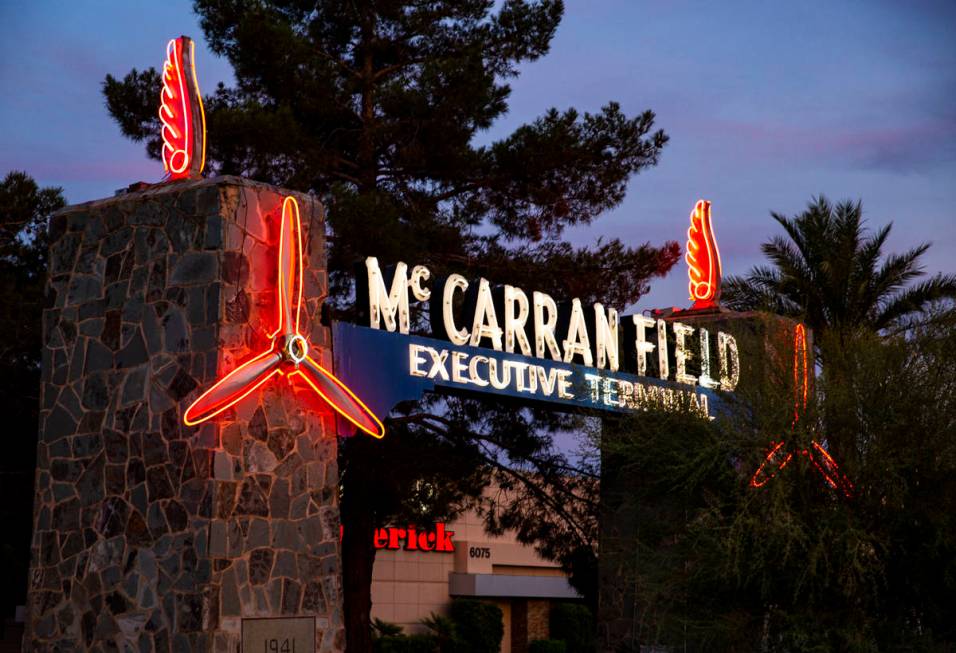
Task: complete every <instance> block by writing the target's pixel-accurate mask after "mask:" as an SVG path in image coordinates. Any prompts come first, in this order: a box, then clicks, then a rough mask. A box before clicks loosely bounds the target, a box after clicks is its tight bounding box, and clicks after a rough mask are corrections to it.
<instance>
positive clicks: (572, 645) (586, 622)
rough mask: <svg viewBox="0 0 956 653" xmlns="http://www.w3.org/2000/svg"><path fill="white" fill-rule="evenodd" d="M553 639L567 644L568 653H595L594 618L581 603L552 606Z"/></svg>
mask: <svg viewBox="0 0 956 653" xmlns="http://www.w3.org/2000/svg"><path fill="white" fill-rule="evenodd" d="M550 622H551V637H552V638H553V639H558V640H563V641H564V642H565V643H566V644H567V653H593V652H594V647H595V641H594V639H595V637H594V636H595V628H594V617H593V616H592V615H591V611H590V610H589V609H588V608H587V606H585V605H581V604H580V603H558V604H555V605H552V606H551V618H550Z"/></svg>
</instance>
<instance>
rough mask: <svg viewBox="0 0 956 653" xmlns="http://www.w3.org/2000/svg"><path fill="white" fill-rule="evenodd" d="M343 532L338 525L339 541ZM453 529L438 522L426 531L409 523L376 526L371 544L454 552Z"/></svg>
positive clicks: (392, 548) (395, 548) (394, 547)
mask: <svg viewBox="0 0 956 653" xmlns="http://www.w3.org/2000/svg"><path fill="white" fill-rule="evenodd" d="M344 534H345V528H344V527H343V526H341V525H340V526H339V541H340V542H341V541H342V536H343V535H344ZM454 534H455V531H449V530H446V528H445V524H443V523H441V522H439V523H437V524H435V528H433V529H431V530H427V531H420V530H418V529H417V528H415V526H414V525H412V524H409V526H408V528H395V527H394V526H389V527H388V528H376V529H375V534H374V535H373V536H372V546H374V547H375V549H376V550H380V549H386V550H389V551H399V550H401V549H404V550H405V551H424V552H426V553H432V552H434V553H454V552H455V543H454V542H452V541H451V538H452V536H453V535H454Z"/></svg>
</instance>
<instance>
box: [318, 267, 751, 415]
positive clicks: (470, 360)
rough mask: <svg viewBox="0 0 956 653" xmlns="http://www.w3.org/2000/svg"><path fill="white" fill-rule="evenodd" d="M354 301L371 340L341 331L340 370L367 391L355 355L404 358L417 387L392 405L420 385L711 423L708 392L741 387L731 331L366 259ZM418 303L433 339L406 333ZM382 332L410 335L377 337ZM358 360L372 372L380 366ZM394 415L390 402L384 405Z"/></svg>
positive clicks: (351, 329)
mask: <svg viewBox="0 0 956 653" xmlns="http://www.w3.org/2000/svg"><path fill="white" fill-rule="evenodd" d="M357 296H358V301H359V303H360V306H361V307H362V308H363V309H364V310H365V312H366V315H367V317H368V326H369V327H371V332H370V333H362V332H361V331H366V332H367V331H369V330H368V329H363V330H361V331H359V330H357V329H356V328H355V327H350V326H347V325H338V326H337V327H336V332H335V337H336V343H339V342H340V341H341V342H348V343H349V345H348V352H349V353H348V356H347V357H344V358H343V359H342V360H341V361H340V362H341V363H342V369H343V370H344V369H348V374H349V375H350V378H352V379H353V380H356V379H361V381H359V382H360V383H363V382H364V380H365V378H366V377H365V372H364V371H363V369H362V366H359V365H357V364H355V361H357V360H358V358H357V357H358V356H362V355H360V354H358V353H357V352H356V351H355V350H356V349H360V348H361V349H370V348H373V347H378V348H380V349H379V350H378V351H377V354H376V355H378V356H380V357H381V356H384V355H386V354H387V355H388V356H389V357H391V356H393V355H394V354H393V353H392V352H393V348H403V349H404V353H403V354H402V358H401V359H395V360H392V359H391V358H390V359H389V363H390V364H396V365H402V366H403V367H405V368H406V369H407V370H408V377H407V378H408V381H409V382H410V383H409V384H408V387H407V388H405V389H403V390H399V391H396V392H395V393H393V394H394V395H395V396H397V395H398V394H402V393H404V394H403V396H412V395H413V393H412V392H410V391H408V392H405V390H408V389H409V388H410V387H411V385H415V386H416V387H417V388H419V389H420V390H421V391H428V390H429V389H433V388H436V387H437V388H441V389H448V390H460V391H465V392H482V393H491V394H498V395H505V396H511V397H515V398H520V399H526V400H539V401H545V402H548V403H552V404H566V405H571V406H576V407H582V408H597V409H600V410H614V411H628V410H643V409H646V408H648V407H651V406H662V407H665V408H669V407H671V406H677V405H689V406H690V407H691V409H692V410H694V411H697V412H700V413H701V414H702V415H708V416H709V410H708V409H709V404H710V402H711V400H714V399H716V398H717V397H716V395H715V394H714V393H713V391H714V390H717V389H721V390H725V391H733V390H734V389H735V388H736V386H737V383H738V381H739V378H740V369H741V367H740V359H739V353H738V349H737V343H736V340H735V339H734V337H733V336H732V335H731V334H729V333H725V332H723V331H717V332H716V333H712V332H711V331H709V330H708V329H707V328H704V327H697V326H691V325H689V324H684V323H681V322H676V321H673V320H665V319H656V318H652V317H648V316H645V315H640V314H638V315H627V316H623V317H622V316H620V315H619V314H618V311H617V310H615V309H614V308H606V307H604V306H603V305H602V304H600V303H594V304H592V305H591V306H585V304H584V303H583V302H581V300H580V299H578V298H574V299H571V300H570V301H565V302H561V303H559V302H557V301H555V299H554V298H553V297H551V296H550V295H548V294H547V293H544V292H525V291H524V290H522V289H521V288H518V287H516V286H512V285H493V284H492V283H491V282H490V281H489V280H488V279H484V278H478V279H470V280H469V279H467V278H465V277H464V276H462V275H460V274H450V275H448V276H447V277H443V278H438V279H434V280H433V275H432V273H431V271H430V270H429V269H428V268H427V267H426V266H424V265H416V266H414V267H411V266H409V265H407V264H406V263H403V262H399V263H396V264H395V265H393V266H390V267H388V268H385V269H384V270H383V268H382V267H381V266H380V265H379V262H378V259H376V258H375V257H368V258H367V259H366V260H365V264H364V265H363V266H361V269H360V271H359V274H358V279H357ZM413 301H418V302H422V303H423V304H425V305H426V306H427V309H428V313H429V321H430V326H431V333H432V336H433V337H432V338H427V337H423V336H417V335H411V336H410V335H409V332H410V329H411V313H410V306H411V303H412V302H413ZM422 326H424V325H422ZM383 332H385V333H390V334H395V335H398V334H401V335H403V336H406V337H405V338H404V339H403V340H402V341H396V340H395V339H389V338H382V337H378V336H376V335H375V334H376V333H383ZM712 357H713V360H711V359H712ZM345 358H347V359H348V360H345ZM362 360H363V365H369V364H371V363H372V361H373V360H375V359H374V358H372V357H370V358H367V359H366V358H364V357H363V358H362ZM374 394H376V396H377V395H382V394H384V393H382V392H375V393H374ZM389 405H390V404H388V402H386V401H384V399H383V400H382V402H381V403H380V404H378V406H379V408H383V407H385V406H389Z"/></svg>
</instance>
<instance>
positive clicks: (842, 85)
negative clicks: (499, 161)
mask: <svg viewBox="0 0 956 653" xmlns="http://www.w3.org/2000/svg"><path fill="white" fill-rule="evenodd" d="M0 24H2V26H3V29H4V31H5V32H6V34H5V38H4V39H3V40H2V42H0V81H2V85H3V88H4V100H3V102H2V103H0V124H3V125H4V126H5V127H4V129H3V130H0V175H3V174H6V172H7V171H9V170H11V169H20V170H25V171H27V172H28V173H29V174H31V175H33V176H34V177H35V178H36V179H37V181H38V182H39V183H40V184H41V185H56V186H62V187H63V188H64V191H65V194H66V197H67V199H68V200H69V201H70V202H82V201H86V200H91V199H96V198H100V197H105V196H109V195H111V194H112V193H113V191H114V190H116V189H117V188H121V187H125V186H127V185H128V184H130V183H131V182H134V181H138V180H145V181H158V180H159V178H160V177H161V174H162V165H161V164H160V163H159V162H157V161H151V160H149V159H147V158H146V155H145V152H144V148H143V146H142V144H137V143H132V142H130V141H128V140H126V139H125V138H123V137H122V136H121V135H120V132H119V128H118V127H117V126H116V125H115V124H114V123H113V121H112V120H111V119H110V117H109V115H108V114H107V111H106V108H105V106H104V101H103V98H102V95H101V93H100V85H101V83H102V80H103V78H104V76H105V75H106V74H107V73H112V74H113V75H116V76H123V75H125V74H126V73H127V72H128V71H129V69H130V68H133V67H136V68H139V69H143V68H147V67H149V66H154V67H159V66H160V65H161V64H162V60H163V56H164V53H165V44H166V41H167V40H168V39H169V38H170V37H171V36H176V35H179V34H187V35H190V36H193V37H194V38H195V39H196V40H197V42H198V45H199V47H198V52H197V60H198V61H197V71H198V76H199V83H200V85H201V86H202V88H203V89H204V90H205V91H206V92H209V91H210V90H212V89H213V88H214V86H215V84H216V83H217V82H219V81H225V82H226V83H227V84H228V83H230V81H231V70H230V67H229V64H228V62H226V61H225V60H222V59H217V58H215V57H214V56H213V55H212V54H211V53H210V52H209V51H208V49H207V48H206V47H205V43H204V39H203V35H202V32H201V31H200V29H199V25H198V20H197V18H196V16H195V15H194V14H193V12H192V7H191V2H189V1H188V0H164V1H163V2H133V1H129V2H52V1H47V0H45V1H33V2H17V1H14V2H10V1H9V0H6V1H5V2H2V3H0ZM954 29H956V2H946V1H938V2H932V1H918V0H913V1H908V2H881V1H875V0H869V1H862V0H861V1H858V2H849V1H846V2H836V1H831V2H807V3H797V2H790V3H768V2H756V1H754V2H721V3H716V2H709V3H704V2H700V3H690V2H635V1H630V2H625V1H611V0H571V1H569V2H568V7H567V12H566V15H565V18H564V21H563V22H562V24H561V26H560V28H559V30H558V34H557V37H556V38H555V40H554V42H553V43H552V50H551V53H550V54H549V55H548V56H546V57H544V58H543V59H541V60H539V61H537V62H534V63H531V64H528V65H526V66H524V67H523V72H522V75H521V76H520V77H519V78H517V79H515V80H512V87H513V94H512V97H511V110H510V113H509V114H508V115H507V116H506V117H505V118H504V119H503V120H501V121H500V122H499V123H498V124H497V125H496V126H495V127H494V129H493V130H492V132H491V133H490V134H486V135H482V137H481V140H482V142H487V141H489V140H491V139H493V138H496V137H500V136H502V135H505V134H507V133H509V132H510V131H511V130H512V129H514V127H516V126H517V125H519V124H521V123H523V122H526V121H529V120H532V119H534V118H535V117H536V116H538V115H540V114H541V113H543V112H544V111H545V110H546V109H548V108H549V107H552V106H554V107H557V108H559V109H565V108H568V107H576V108H578V109H580V110H583V111H596V110H598V109H599V108H600V106H601V105H602V104H604V103H606V102H607V101H609V100H617V101H619V102H620V103H621V104H622V106H623V108H624V110H625V111H626V112H628V113H629V114H632V115H633V114H636V113H638V112H640V111H642V110H644V109H652V110H653V111H654V112H655V113H656V114H657V117H658V118H657V123H658V126H660V127H662V128H663V129H664V130H665V131H667V133H668V134H669V135H670V137H671V142H670V143H669V144H668V146H667V147H666V148H665V150H664V153H663V156H662V158H661V162H660V164H659V165H658V166H657V167H656V168H654V169H651V170H649V171H646V172H644V173H642V174H640V175H638V176H637V177H635V178H634V179H633V180H632V181H631V184H630V187H629V193H628V197H627V199H626V200H625V202H624V203H623V205H622V206H620V207H619V208H618V209H616V210H615V211H613V212H611V213H609V214H607V215H605V216H602V217H601V218H600V219H599V220H597V221H596V222H595V223H594V224H593V225H592V226H591V227H589V228H586V229H576V230H574V232H573V233H572V238H573V239H574V240H575V242H579V243H585V242H593V240H594V239H596V238H598V237H600V236H604V237H613V236H617V237H621V238H622V239H624V240H625V241H627V242H630V243H633V244H638V243H641V242H644V241H650V242H651V243H661V242H663V241H665V240H669V239H670V240H678V241H680V242H681V244H682V245H683V240H684V238H685V235H684V234H685V230H686V227H687V222H688V214H689V212H690V210H691V208H692V207H693V204H694V201H695V200H696V199H698V198H705V199H709V200H711V201H712V202H713V217H714V225H715V230H716V233H717V240H718V243H719V246H720V249H721V254H722V257H723V262H724V268H725V272H728V273H742V272H745V271H746V270H747V269H748V268H750V267H751V266H752V265H754V264H756V263H759V262H760V261H761V259H762V257H761V254H760V251H759V245H760V243H761V242H762V241H764V240H766V239H767V238H768V237H769V236H770V235H772V234H775V233H779V229H778V228H777V227H776V225H775V223H773V222H772V220H771V219H770V217H769V212H770V211H771V210H775V211H779V212H782V213H786V214H788V215H792V214H794V213H796V212H798V211H800V210H802V209H803V208H804V206H805V205H806V203H807V201H808V200H809V199H810V198H811V196H813V195H816V194H820V193H823V194H825V195H827V196H828V197H830V198H831V199H834V200H838V199H844V198H852V199H862V200H863V204H864V210H865V214H866V216H867V218H868V220H869V224H870V225H871V226H873V227H877V226H881V225H883V224H885V223H887V222H889V221H893V222H894V224H895V229H894V232H893V236H892V237H891V240H890V250H895V251H900V250H903V249H904V248H908V247H912V246H914V245H916V244H918V243H920V242H923V241H932V242H933V243H934V246H933V248H932V249H931V250H930V252H929V254H928V255H927V256H926V258H925V262H926V264H927V270H928V271H929V272H948V273H952V272H956V229H954V219H953V216H951V214H950V211H952V210H953V208H952V207H954V206H956V38H954ZM157 93H158V90H157ZM686 296H687V295H686V273H685V269H684V267H683V265H681V266H678V267H675V268H674V270H673V271H672V272H671V274H670V275H669V276H668V278H667V279H666V280H663V281H657V282H655V284H654V286H653V290H652V292H651V295H650V296H649V297H645V298H644V299H642V301H641V302H640V304H639V306H640V307H641V308H648V307H651V306H670V305H686V304H687V303H688V302H687V299H686Z"/></svg>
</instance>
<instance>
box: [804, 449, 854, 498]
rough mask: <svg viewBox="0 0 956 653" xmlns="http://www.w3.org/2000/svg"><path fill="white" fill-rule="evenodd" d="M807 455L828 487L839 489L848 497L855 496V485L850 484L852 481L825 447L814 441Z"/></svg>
mask: <svg viewBox="0 0 956 653" xmlns="http://www.w3.org/2000/svg"><path fill="white" fill-rule="evenodd" d="M807 455H808V456H809V458H810V462H812V463H813V466H814V467H816V469H817V471H818V472H820V475H821V476H823V480H825V481H826V483H827V485H829V486H830V487H831V488H833V489H834V490H836V489H837V488H839V489H840V490H842V492H843V494H845V495H846V496H847V497H851V496H853V484H852V483H850V479H848V478H847V477H846V475H845V474H843V473H842V472H840V466H839V465H838V464H837V462H836V461H835V460H834V459H833V456H831V455H830V453H829V452H828V451H827V450H826V449H824V448H823V445H821V444H820V443H819V442H817V441H816V440H814V441H813V444H812V445H811V446H810V448H809V449H808V450H807Z"/></svg>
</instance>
